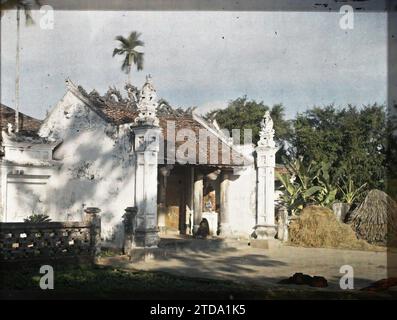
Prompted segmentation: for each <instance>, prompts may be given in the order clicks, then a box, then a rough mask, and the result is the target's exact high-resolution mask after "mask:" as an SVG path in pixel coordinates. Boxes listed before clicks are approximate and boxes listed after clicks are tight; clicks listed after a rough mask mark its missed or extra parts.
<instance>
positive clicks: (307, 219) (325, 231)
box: [289, 206, 372, 250]
mask: <svg viewBox="0 0 397 320" xmlns="http://www.w3.org/2000/svg"><path fill="white" fill-rule="evenodd" d="M289 235H290V242H291V244H293V245H298V246H303V247H316V248H342V249H359V250H368V249H372V246H371V245H370V244H368V243H366V242H365V241H364V240H359V239H357V237H356V234H355V233H354V231H353V230H352V228H351V227H350V226H349V225H347V224H344V223H342V222H339V221H338V220H337V219H336V217H335V214H334V213H333V212H332V211H331V210H330V209H328V208H324V207H319V206H309V207H306V208H305V209H303V211H302V212H301V214H300V215H299V217H298V218H297V219H296V220H294V221H292V222H291V224H290V226H289Z"/></svg>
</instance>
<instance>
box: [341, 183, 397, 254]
mask: <svg viewBox="0 0 397 320" xmlns="http://www.w3.org/2000/svg"><path fill="white" fill-rule="evenodd" d="M348 223H349V224H350V225H351V227H352V228H353V230H355V232H356V234H357V236H358V237H359V238H360V239H364V240H366V241H368V242H369V243H372V244H376V245H394V246H395V245H396V235H397V204H396V202H395V201H394V200H393V199H392V198H391V197H389V196H388V195H387V194H386V193H384V192H383V191H380V190H371V191H370V192H369V193H368V195H367V196H366V197H365V199H364V201H363V202H362V203H361V205H360V206H359V207H357V208H356V209H355V210H354V211H353V212H352V214H351V216H350V218H349V221H348Z"/></svg>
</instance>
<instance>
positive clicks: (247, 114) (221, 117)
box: [205, 96, 291, 162]
mask: <svg viewBox="0 0 397 320" xmlns="http://www.w3.org/2000/svg"><path fill="white" fill-rule="evenodd" d="M267 110H269V111H270V115H271V117H272V119H273V123H274V130H275V140H276V142H277V144H278V145H279V146H280V147H281V149H280V150H279V151H278V152H277V159H276V160H277V161H278V162H280V161H281V159H282V156H283V155H285V152H286V149H287V141H288V140H289V139H290V136H291V124H290V121H288V120H286V119H285V114H284V107H283V106H282V105H281V104H276V105H274V106H273V107H272V108H269V106H267V105H265V104H264V103H263V102H262V101H261V102H256V101H255V100H248V98H247V96H243V97H240V98H237V99H235V100H232V101H230V102H229V104H228V107H227V108H225V109H216V110H213V111H210V112H208V113H207V114H206V116H205V118H206V119H207V120H213V119H216V121H217V122H218V124H219V126H220V127H221V128H222V129H227V130H229V132H230V133H231V132H232V129H240V130H244V129H251V130H252V140H253V143H255V144H256V143H257V142H258V140H259V131H260V122H261V120H262V118H263V115H264V114H265V112H266V111H267ZM241 142H243V134H242V131H241Z"/></svg>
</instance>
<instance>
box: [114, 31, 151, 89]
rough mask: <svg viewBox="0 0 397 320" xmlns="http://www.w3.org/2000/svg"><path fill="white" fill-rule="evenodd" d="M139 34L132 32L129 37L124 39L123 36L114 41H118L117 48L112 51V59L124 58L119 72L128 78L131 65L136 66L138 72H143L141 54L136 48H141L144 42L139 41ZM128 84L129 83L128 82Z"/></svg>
mask: <svg viewBox="0 0 397 320" xmlns="http://www.w3.org/2000/svg"><path fill="white" fill-rule="evenodd" d="M140 36H141V34H140V33H139V32H136V31H132V32H131V33H130V35H129V36H128V37H127V38H125V37H123V36H117V37H116V40H117V41H119V47H118V48H115V49H114V50H113V57H114V56H115V55H121V56H124V60H123V63H122V65H121V70H123V71H124V72H125V73H127V74H128V77H129V76H130V72H131V67H132V65H136V69H137V70H138V71H140V70H143V55H144V54H143V52H139V51H137V50H136V49H137V47H143V46H144V42H143V41H141V40H139V37H140ZM128 82H130V81H128Z"/></svg>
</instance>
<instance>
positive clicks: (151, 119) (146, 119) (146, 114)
mask: <svg viewBox="0 0 397 320" xmlns="http://www.w3.org/2000/svg"><path fill="white" fill-rule="evenodd" d="M157 107H158V102H157V93H156V89H154V86H153V82H152V77H151V76H150V75H147V76H146V82H145V84H144V85H143V87H142V89H141V91H140V94H139V100H138V105H137V108H138V112H139V114H138V117H137V118H136V119H135V122H136V123H138V124H141V125H152V126H158V125H159V119H158V118H157V115H156V109H157Z"/></svg>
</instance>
